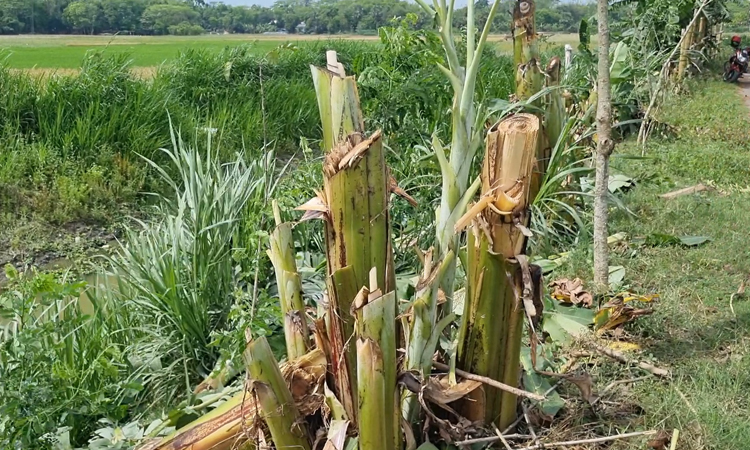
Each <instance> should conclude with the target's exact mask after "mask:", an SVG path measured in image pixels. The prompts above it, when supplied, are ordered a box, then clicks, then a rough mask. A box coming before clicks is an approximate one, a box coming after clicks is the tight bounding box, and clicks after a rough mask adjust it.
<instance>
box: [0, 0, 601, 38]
mask: <svg viewBox="0 0 750 450" xmlns="http://www.w3.org/2000/svg"><path fill="white" fill-rule="evenodd" d="M499 1H501V2H502V3H501V6H500V7H501V11H504V13H503V14H499V15H498V17H497V19H496V21H495V23H494V24H493V25H494V30H493V31H494V32H507V31H508V30H509V23H510V17H509V14H510V9H511V5H512V4H513V0H499ZM475 5H476V10H477V13H476V20H477V23H483V21H484V20H485V19H486V17H487V14H488V12H489V8H490V3H489V1H488V0H476V1H475ZM408 13H415V14H417V15H418V17H419V22H418V24H417V26H427V25H430V24H431V22H432V18H430V17H426V16H425V15H424V14H423V13H422V10H421V9H420V8H419V7H418V6H416V5H414V4H412V3H407V2H405V1H402V0H279V1H278V2H276V3H275V4H274V5H273V6H271V7H262V6H230V5H225V4H223V3H213V2H211V3H209V2H206V1H203V0H0V34H24V33H37V34H72V33H81V34H100V33H127V34H145V35H150V34H153V35H164V34H175V35H189V34H201V33H206V32H228V33H264V32H288V33H305V34H339V33H363V34H367V33H373V32H375V30H377V29H378V28H379V27H381V26H384V25H387V24H388V23H389V22H390V21H391V20H392V19H393V18H395V17H404V16H406V14H408ZM594 14H595V7H594V5H592V4H589V3H580V4H575V3H560V1H559V0H538V1H537V27H538V28H539V29H540V30H543V31H562V32H574V31H576V30H577V28H578V24H579V23H580V21H581V19H583V18H588V17H591V16H593V15H594ZM455 25H456V27H463V26H466V14H461V11H457V14H456V19H455Z"/></svg>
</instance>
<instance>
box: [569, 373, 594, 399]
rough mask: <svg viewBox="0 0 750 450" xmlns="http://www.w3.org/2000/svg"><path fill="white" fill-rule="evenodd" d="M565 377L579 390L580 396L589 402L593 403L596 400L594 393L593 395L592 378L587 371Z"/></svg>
mask: <svg viewBox="0 0 750 450" xmlns="http://www.w3.org/2000/svg"><path fill="white" fill-rule="evenodd" d="M565 379H566V380H567V381H569V382H571V383H573V384H575V385H576V387H577V388H578V390H579V391H581V398H583V399H584V400H586V401H587V402H588V403H589V404H593V403H594V401H595V400H596V395H594V379H593V378H591V375H590V374H589V373H588V372H583V373H574V374H570V375H565Z"/></svg>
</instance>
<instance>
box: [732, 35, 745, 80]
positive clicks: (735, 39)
mask: <svg viewBox="0 0 750 450" xmlns="http://www.w3.org/2000/svg"><path fill="white" fill-rule="evenodd" d="M729 45H731V46H732V48H733V49H734V50H735V51H734V54H733V55H732V56H731V57H730V58H729V62H730V63H734V62H735V60H736V59H737V55H738V54H741V55H742V57H743V58H741V59H740V61H739V64H738V65H739V66H740V67H742V70H741V72H740V78H742V75H743V74H744V72H745V71H747V62H748V59H750V47H748V48H745V49H741V48H740V47H741V45H742V38H741V37H740V36H737V35H735V36H732V39H731V40H730V42H729ZM740 52H741V53H740ZM743 60H744V61H743Z"/></svg>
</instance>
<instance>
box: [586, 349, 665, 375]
mask: <svg viewBox="0 0 750 450" xmlns="http://www.w3.org/2000/svg"><path fill="white" fill-rule="evenodd" d="M592 346H593V347H594V348H595V349H596V351H598V352H599V353H601V354H603V355H605V356H609V357H610V358H612V359H614V360H615V361H619V362H621V363H623V364H630V363H631V361H630V360H629V359H628V357H627V356H625V355H624V354H622V353H620V352H618V351H617V350H613V349H611V348H607V347H602V346H601V345H598V344H592ZM637 365H638V367H640V368H641V369H643V370H645V371H647V372H650V373H651V374H652V375H655V376H657V377H661V378H669V377H671V374H670V372H669V371H668V370H667V369H662V368H660V367H656V366H654V365H652V364H649V363H646V362H643V361H638V362H637Z"/></svg>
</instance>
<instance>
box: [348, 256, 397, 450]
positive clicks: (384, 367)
mask: <svg viewBox="0 0 750 450" xmlns="http://www.w3.org/2000/svg"><path fill="white" fill-rule="evenodd" d="M376 272H377V271H376V269H375V268H373V270H372V272H371V275H370V288H369V289H368V288H362V290H361V291H360V292H359V294H358V295H357V299H356V300H355V302H354V305H353V308H354V315H355V316H356V317H357V380H358V396H359V448H360V449H361V450H380V449H382V450H395V449H399V448H401V433H400V432H399V430H400V414H399V413H398V411H397V407H398V401H397V400H398V390H397V388H396V372H397V360H396V293H395V291H391V292H389V293H387V294H383V292H382V291H381V290H380V289H379V288H378V285H377V275H376Z"/></svg>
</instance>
